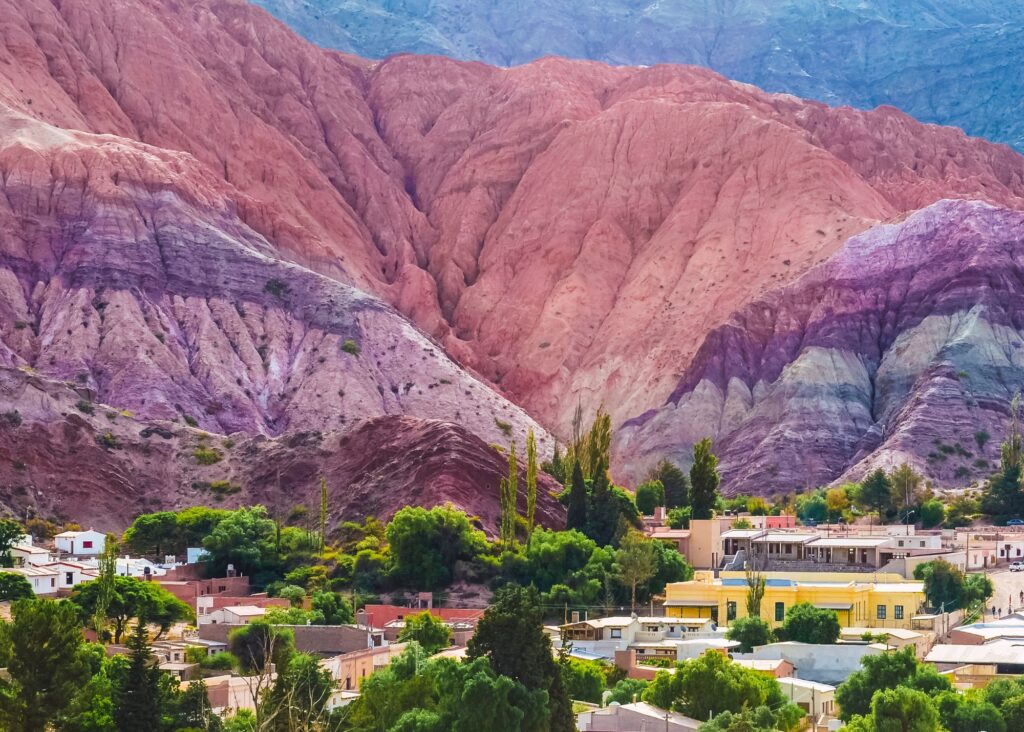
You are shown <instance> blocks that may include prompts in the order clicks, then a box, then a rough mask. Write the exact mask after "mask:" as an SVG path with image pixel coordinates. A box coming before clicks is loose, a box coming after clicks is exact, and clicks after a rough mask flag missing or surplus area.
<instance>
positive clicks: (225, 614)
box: [198, 605, 267, 625]
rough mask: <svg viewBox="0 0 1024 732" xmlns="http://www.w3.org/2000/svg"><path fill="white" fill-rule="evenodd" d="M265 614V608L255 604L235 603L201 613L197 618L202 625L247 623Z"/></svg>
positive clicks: (259, 618)
mask: <svg viewBox="0 0 1024 732" xmlns="http://www.w3.org/2000/svg"><path fill="white" fill-rule="evenodd" d="M266 614H267V611H266V608H262V607H256V606H255V605H235V606H234V607H222V608H220V609H218V610H214V611H213V612H211V613H208V614H206V615H201V616H199V617H198V620H199V623H200V624H202V625H208V624H212V625H248V624H249V623H251V622H252V621H254V620H261V619H262V618H263V616H264V615H266Z"/></svg>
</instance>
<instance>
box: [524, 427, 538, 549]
mask: <svg viewBox="0 0 1024 732" xmlns="http://www.w3.org/2000/svg"><path fill="white" fill-rule="evenodd" d="M536 519H537V438H536V437H535V436H534V434H533V428H532V427H531V428H530V429H528V430H527V432H526V545H527V546H529V545H530V540H531V539H533V528H534V525H535V522H536Z"/></svg>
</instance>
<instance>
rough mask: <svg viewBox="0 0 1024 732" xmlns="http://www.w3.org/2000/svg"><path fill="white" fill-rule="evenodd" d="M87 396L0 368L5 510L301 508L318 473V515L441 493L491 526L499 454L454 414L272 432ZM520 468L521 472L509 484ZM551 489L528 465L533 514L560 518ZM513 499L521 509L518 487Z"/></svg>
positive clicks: (417, 502)
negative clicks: (324, 495) (168, 416)
mask: <svg viewBox="0 0 1024 732" xmlns="http://www.w3.org/2000/svg"><path fill="white" fill-rule="evenodd" d="M91 396H92V394H91V392H90V390H89V389H88V388H85V387H82V386H79V385H77V384H75V383H73V382H72V383H65V382H59V381H55V380H52V379H47V378H44V377H43V376H41V375H40V374H38V373H29V372H26V371H21V370H16V369H0V404H3V405H4V407H3V408H4V411H3V412H0V500H2V502H3V503H4V504H5V505H6V506H7V507H8V508H9V509H11V510H13V511H14V512H15V514H16V515H19V516H25V515H38V516H44V517H53V518H58V519H68V520H74V521H78V522H80V523H82V524H84V525H91V526H94V527H96V528H99V529H105V530H121V529H123V528H124V527H125V526H126V525H127V524H128V523H130V522H131V520H132V519H133V518H134V517H135V516H136V515H138V514H139V513H141V512H144V511H156V510H164V509H180V508H186V507H188V506H194V505H198V504H203V505H211V506H225V507H234V506H239V505H250V504H253V503H262V504H264V505H266V506H268V507H270V509H271V511H273V512H275V513H276V515H278V516H281V517H284V516H287V515H288V514H289V513H290V512H291V511H292V509H294V508H295V507H296V506H306V507H307V508H309V509H310V510H311V511H315V507H316V506H318V505H319V503H320V485H319V480H320V476H321V475H322V476H324V478H325V480H326V481H327V484H328V488H329V513H330V517H331V523H332V525H334V524H337V523H339V522H341V521H349V520H352V521H359V520H361V519H363V518H366V517H367V516H377V517H379V518H381V519H382V520H386V519H387V518H388V517H390V516H391V515H392V514H394V513H395V512H396V511H397V510H398V509H400V508H402V507H403V506H406V505H413V506H425V507H431V506H435V505H439V504H442V503H446V502H451V503H453V504H454V505H456V506H458V507H460V508H462V509H464V510H465V511H466V512H467V513H469V514H470V515H472V516H475V517H476V518H477V519H478V521H479V524H480V526H481V527H482V528H484V529H485V530H486V531H488V532H489V533H494V532H496V527H497V525H498V522H499V516H500V508H499V501H498V491H497V488H496V486H497V485H498V482H499V480H500V479H501V477H502V476H504V475H505V474H507V472H508V465H507V461H506V459H505V458H504V456H502V455H501V454H499V453H498V452H497V451H496V450H494V448H493V447H492V446H490V445H488V444H487V443H485V442H484V441H483V440H481V439H480V438H479V437H477V436H476V435H474V434H473V433H471V432H470V431H469V430H467V429H466V428H465V427H462V426H460V425H457V424H453V423H451V422H443V421H438V420H425V419H419V418H415V417H408V416H395V415H389V416H381V417H374V418H370V419H352V420H350V421H349V422H348V423H347V424H346V425H344V426H343V427H342V426H339V427H337V428H335V427H333V426H331V425H329V424H328V425H325V428H324V429H323V430H319V429H316V430H291V431H288V432H286V433H283V434H281V435H279V436H277V437H267V436H265V435H262V434H252V433H246V432H236V433H232V434H231V435H230V436H225V435H218V434H213V433H210V432H207V431H205V430H201V429H198V428H194V427H190V426H189V425H187V424H183V423H174V422H169V421H166V420H152V419H145V418H143V417H141V416H140V415H137V414H134V413H132V412H131V411H129V410H119V409H117V407H115V406H113V405H110V404H104V403H101V402H93V401H89V400H90V398H91ZM83 410H84V411H83ZM525 480H526V476H525V473H523V474H522V475H520V481H519V483H520V486H525ZM560 490H561V486H559V485H557V484H556V483H555V482H554V481H552V480H551V479H550V478H548V477H546V476H544V475H541V476H540V480H539V486H538V492H537V520H538V522H539V523H540V524H542V525H545V526H550V527H561V526H564V524H565V516H564V509H563V508H562V506H561V504H560V503H558V501H557V500H556V498H555V494H556V493H557V492H558V491H560ZM519 502H520V510H521V511H524V512H525V510H526V496H525V491H521V492H520V496H519Z"/></svg>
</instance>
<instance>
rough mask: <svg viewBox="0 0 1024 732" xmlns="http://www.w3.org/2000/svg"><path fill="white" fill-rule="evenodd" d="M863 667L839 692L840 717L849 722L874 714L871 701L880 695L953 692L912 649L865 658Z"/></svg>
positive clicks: (944, 678)
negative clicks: (900, 689)
mask: <svg viewBox="0 0 1024 732" xmlns="http://www.w3.org/2000/svg"><path fill="white" fill-rule="evenodd" d="M861 665H862V666H863V668H862V669H860V670H859V671H855V672H854V673H852V674H850V676H849V678H847V679H846V681H844V682H843V683H842V684H840V685H839V688H838V689H836V703H837V704H838V705H839V710H840V717H842V719H844V720H847V721H848V720H850V719H852V718H853V717H855V716H857V715H860V716H867V715H869V714H871V713H872V699H873V698H874V696H875V693H876V692H879V691H884V690H887V689H894V688H896V687H897V686H905V687H908V688H910V689H914V690H917V691H921V692H924V693H926V694H929V695H935V694H938V693H940V692H944V691H950V690H951V689H952V686H951V685H950V683H949V678H948V677H946V676H940V675H939V674H938V672H937V671H936V670H935V667H934V666H930V665H925V664H922V663H920V662H919V661H918V660H917V659H916V658H915V657H914V649H913V647H909V648H904V649H903V650H901V651H893V652H890V653H883V654H880V655H877V656H864V658H862V659H861Z"/></svg>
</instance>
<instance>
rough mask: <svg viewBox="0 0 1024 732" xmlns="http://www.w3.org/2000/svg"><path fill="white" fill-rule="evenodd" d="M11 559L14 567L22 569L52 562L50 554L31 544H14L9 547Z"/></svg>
mask: <svg viewBox="0 0 1024 732" xmlns="http://www.w3.org/2000/svg"><path fill="white" fill-rule="evenodd" d="M11 559H13V560H14V565H15V566H16V567H24V566H28V565H35V566H37V567H38V566H40V565H42V564H49V563H50V562H52V561H53V557H52V556H51V555H50V552H49V551H47V550H46V549H43V548H42V547H41V546H32V545H31V544H28V545H25V544H15V545H14V546H12V547H11Z"/></svg>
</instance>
